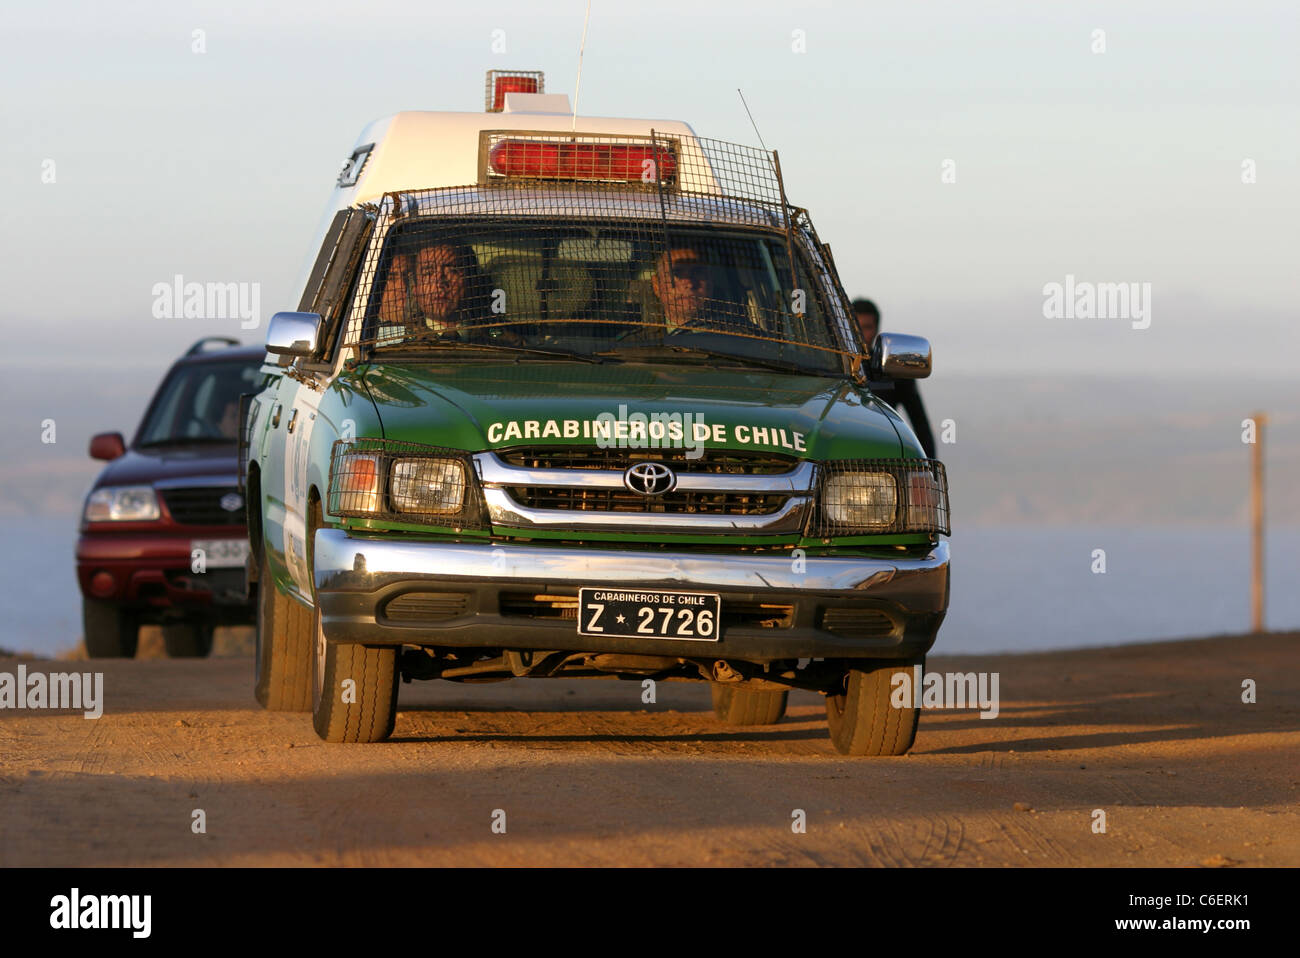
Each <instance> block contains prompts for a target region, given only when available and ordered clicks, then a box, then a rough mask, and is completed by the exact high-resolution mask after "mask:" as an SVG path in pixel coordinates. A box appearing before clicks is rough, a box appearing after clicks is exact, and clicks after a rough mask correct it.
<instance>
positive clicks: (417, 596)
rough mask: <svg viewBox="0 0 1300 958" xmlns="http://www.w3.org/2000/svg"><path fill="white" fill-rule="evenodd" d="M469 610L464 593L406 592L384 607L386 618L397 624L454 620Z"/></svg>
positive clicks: (467, 597) (390, 600) (467, 599)
mask: <svg viewBox="0 0 1300 958" xmlns="http://www.w3.org/2000/svg"><path fill="white" fill-rule="evenodd" d="M468 608H469V596H468V595H466V594H465V593H464V592H406V593H403V594H402V595H399V596H397V597H395V598H393V599H389V600H388V602H387V603H386V604H385V605H384V618H386V619H389V620H392V621H395V622H427V621H429V620H433V619H454V618H456V617H457V616H460V615H464V614H465V611H466V609H468Z"/></svg>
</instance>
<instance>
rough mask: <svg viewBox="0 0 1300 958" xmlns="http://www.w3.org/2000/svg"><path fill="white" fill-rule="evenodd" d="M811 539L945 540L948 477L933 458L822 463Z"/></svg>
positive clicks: (844, 460) (946, 532) (846, 460)
mask: <svg viewBox="0 0 1300 958" xmlns="http://www.w3.org/2000/svg"><path fill="white" fill-rule="evenodd" d="M821 469H822V484H821V500H820V502H819V503H818V510H817V520H816V521H815V522H814V524H813V526H812V532H813V534H814V535H819V536H823V537H834V536H852V535H875V534H881V533H911V532H924V533H929V534H931V535H934V534H939V535H945V536H946V535H948V534H949V529H948V475H947V472H946V471H945V470H944V467H943V463H941V462H939V461H938V460H936V459H837V460H831V461H829V462H824V463H822V464H821Z"/></svg>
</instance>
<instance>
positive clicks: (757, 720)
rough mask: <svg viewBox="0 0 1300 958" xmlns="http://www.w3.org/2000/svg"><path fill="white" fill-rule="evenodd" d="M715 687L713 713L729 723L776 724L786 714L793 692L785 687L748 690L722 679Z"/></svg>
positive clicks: (714, 683) (715, 683)
mask: <svg viewBox="0 0 1300 958" xmlns="http://www.w3.org/2000/svg"><path fill="white" fill-rule="evenodd" d="M711 684H712V686H713V714H714V715H716V716H717V717H718V718H719V719H721V720H722V721H723V722H726V723H727V724H728V725H775V724H776V723H777V722H779V721H781V717H782V716H783V715H785V703H786V699H787V698H789V696H790V693H789V692H786V691H785V690H784V689H745V688H737V687H736V686H734V685H724V684H722V683H720V682H713V683H711Z"/></svg>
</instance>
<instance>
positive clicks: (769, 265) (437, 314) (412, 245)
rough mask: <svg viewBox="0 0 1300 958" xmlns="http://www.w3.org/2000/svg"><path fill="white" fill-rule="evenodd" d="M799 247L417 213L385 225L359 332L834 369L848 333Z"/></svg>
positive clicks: (633, 227) (698, 230)
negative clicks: (840, 328) (835, 325)
mask: <svg viewBox="0 0 1300 958" xmlns="http://www.w3.org/2000/svg"><path fill="white" fill-rule="evenodd" d="M796 259H797V260H800V261H799V262H798V266H797V273H795V274H792V272H791V267H790V260H789V257H788V256H787V253H786V243H785V237H784V235H783V234H780V233H776V232H772V231H766V230H753V229H751V230H747V229H744V228H735V227H721V226H720V227H707V226H702V227H681V226H677V225H672V224H670V225H669V226H668V227H667V228H665V225H664V224H662V223H658V222H656V223H652V224H641V223H637V224H623V225H620V224H601V225H598V226H595V225H580V224H574V223H573V221H572V220H569V221H566V222H555V221H543V220H539V219H537V218H532V219H528V220H507V219H503V218H501V217H493V218H492V219H491V220H477V221H449V220H448V219H447V218H436V219H435V218H431V217H430V218H424V219H414V220H411V221H408V222H405V223H399V224H396V225H394V227H393V228H392V229H391V230H390V231H389V233H388V236H387V238H386V242H385V246H384V249H383V252H382V253H381V255H380V256H379V258H378V265H377V267H376V276H375V280H376V281H375V283H374V284H372V290H371V295H370V299H369V309H368V310H367V316H366V321H365V324H364V327H363V332H362V336H361V339H362V342H365V343H368V344H369V345H370V346H371V347H372V348H373V350H374V352H375V353H376V354H382V353H396V352H404V351H416V352H418V351H419V350H420V348H421V347H422V346H424V345H428V344H431V343H442V344H446V343H462V344H464V345H465V346H466V347H471V346H474V345H477V346H481V347H482V348H483V349H484V350H490V349H491V348H492V347H494V346H498V347H499V346H510V347H516V348H519V347H526V348H529V349H534V350H541V349H544V350H548V351H552V352H559V353H562V354H563V353H569V354H576V355H580V356H583V357H603V358H605V359H613V360H619V359H623V360H626V361H629V362H678V361H682V362H690V361H708V362H710V363H713V364H719V363H726V362H729V361H735V362H736V363H739V364H745V363H747V362H751V363H754V364H756V365H762V364H770V365H777V366H783V367H788V368H791V369H799V370H809V371H817V372H828V373H829V372H838V371H839V370H841V369H842V368H843V367H842V354H843V352H844V351H845V346H844V345H843V343H842V341H841V340H840V338H839V337H838V336H837V335H836V334H835V332H834V331H833V329H832V326H831V322H830V317H829V311H828V310H827V309H826V307H825V304H824V303H823V301H822V296H823V292H822V288H821V285H820V283H819V282H816V281H814V279H813V278H812V277H810V275H809V272H808V269H807V266H806V264H805V263H804V262H802V260H801V257H798V256H796ZM456 352H457V353H459V352H460V350H456ZM471 352H472V350H471V349H469V348H467V349H466V354H470V353H471Z"/></svg>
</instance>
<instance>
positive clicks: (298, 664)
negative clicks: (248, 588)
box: [254, 550, 312, 712]
mask: <svg viewBox="0 0 1300 958" xmlns="http://www.w3.org/2000/svg"><path fill="white" fill-rule="evenodd" d="M258 561H259V562H260V563H261V564H260V565H259V567H258V578H257V593H258V595H257V653H256V656H255V658H254V661H255V662H256V669H257V671H256V684H255V685H254V695H256V696H257V701H258V702H260V703H261V704H262V706H263V707H264V708H266V709H269V710H270V711H272V712H306V711H308V710H309V709H310V708H311V652H312V611H311V610H310V609H308V608H306V607H305V606H303V605H302V603H300V602H295V601H294V600H293V599H291V598H289V597H288V596H287V595H283V594H281V592H280V590H279V589H277V588H276V587H275V581H274V580H273V579H272V578H271V569H270V565H269V563H268V562H267V559H266V551H265V550H263V551H262V554H261V557H260V559H259V560H258Z"/></svg>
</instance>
